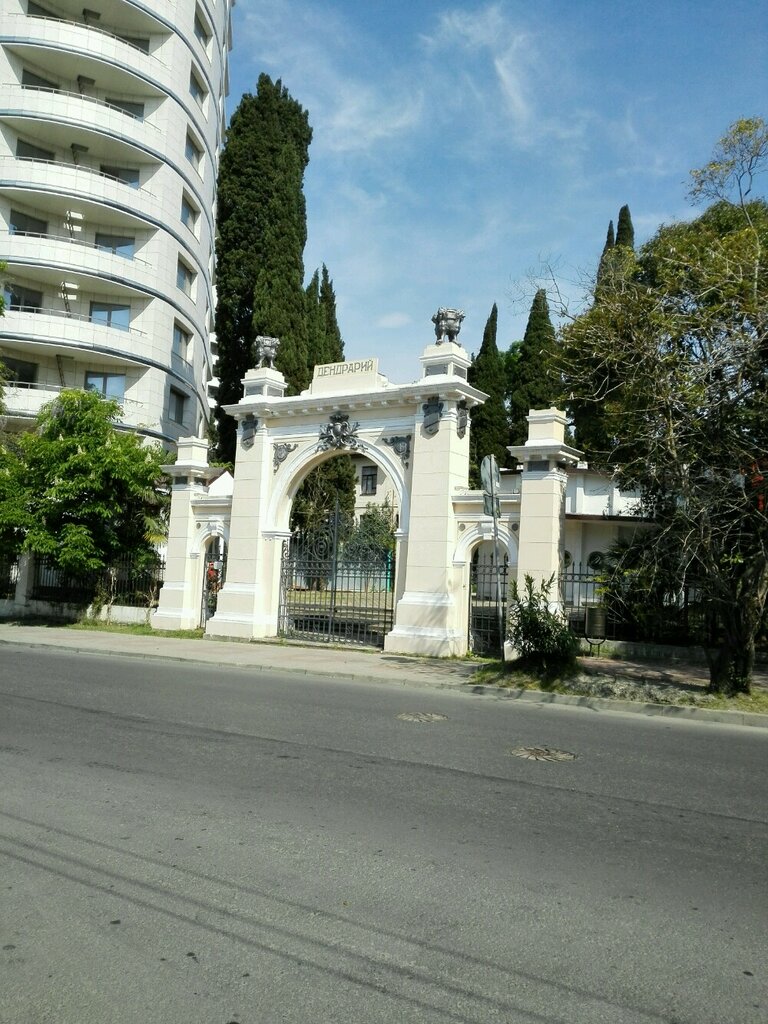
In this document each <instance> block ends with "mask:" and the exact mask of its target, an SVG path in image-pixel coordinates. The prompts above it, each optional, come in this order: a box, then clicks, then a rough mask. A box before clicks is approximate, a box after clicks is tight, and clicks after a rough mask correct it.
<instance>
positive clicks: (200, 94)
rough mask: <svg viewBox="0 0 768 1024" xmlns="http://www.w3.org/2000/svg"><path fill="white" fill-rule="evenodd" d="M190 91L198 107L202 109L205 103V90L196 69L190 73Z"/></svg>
mask: <svg viewBox="0 0 768 1024" xmlns="http://www.w3.org/2000/svg"><path fill="white" fill-rule="evenodd" d="M189 91H190V93H191V94H192V96H193V97H194V99H195V101H196V103H197V105H198V106H199V107H200V108H202V106H203V104H204V103H205V88H204V87H203V84H202V82H201V81H200V79H199V78H198V77H197V73H196V72H195V69H194V68H193V69H192V70H191V71H190V73H189Z"/></svg>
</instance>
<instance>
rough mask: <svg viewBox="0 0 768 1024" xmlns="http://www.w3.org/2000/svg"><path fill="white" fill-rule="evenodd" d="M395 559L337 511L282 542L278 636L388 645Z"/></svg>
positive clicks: (383, 545)
mask: <svg viewBox="0 0 768 1024" xmlns="http://www.w3.org/2000/svg"><path fill="white" fill-rule="evenodd" d="M394 584H395V557H394V551H393V550H392V547H391V545H389V544H385V543H381V542H377V541H376V540H375V539H373V540H372V539H371V538H369V537H368V536H367V535H366V534H365V531H364V530H361V528H360V526H359V525H356V524H355V523H354V521H353V520H352V519H351V518H348V517H346V516H344V515H343V514H341V513H339V512H337V513H335V514H332V515H331V516H329V517H328V519H327V521H326V522H324V523H322V524H321V525H320V526H319V527H317V528H315V529H312V530H297V531H296V532H295V533H294V534H293V536H292V537H291V539H290V540H287V541H284V542H283V555H282V562H281V567H280V609H279V613H278V634H279V635H280V636H283V637H292V638H294V639H302V640H315V641H320V642H324V643H341V644H357V645H360V646H364V647H383V646H384V637H385V636H386V635H387V633H388V632H389V631H390V630H391V629H392V622H393V607H394Z"/></svg>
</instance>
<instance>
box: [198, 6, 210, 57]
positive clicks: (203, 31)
mask: <svg viewBox="0 0 768 1024" xmlns="http://www.w3.org/2000/svg"><path fill="white" fill-rule="evenodd" d="M195 36H196V38H197V41H198V42H199V43H200V45H201V46H202V48H203V49H204V50H205V51H206V52H207V50H208V43H210V41H211V33H210V32H209V31H208V29H207V28H206V26H205V22H204V21H203V17H202V15H201V13H200V10H199V9H198V10H196V11H195Z"/></svg>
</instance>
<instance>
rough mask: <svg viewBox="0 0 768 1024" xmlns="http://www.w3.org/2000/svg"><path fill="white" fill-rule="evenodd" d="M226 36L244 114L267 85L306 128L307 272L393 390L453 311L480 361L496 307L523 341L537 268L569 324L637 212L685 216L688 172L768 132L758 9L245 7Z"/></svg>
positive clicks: (719, 1) (584, 2) (766, 72)
mask: <svg viewBox="0 0 768 1024" xmlns="http://www.w3.org/2000/svg"><path fill="white" fill-rule="evenodd" d="M233 28H234V48H233V51H232V70H231V83H230V98H229V105H230V110H233V109H234V108H235V106H236V105H237V102H238V101H239V98H240V96H241V95H242V94H243V93H244V92H248V91H254V90H255V87H256V81H257V79H258V76H259V74H260V73H261V72H262V71H265V72H267V73H268V74H269V75H270V76H272V77H273V78H280V79H282V81H283V84H284V85H285V86H286V87H287V88H288V90H289V91H290V93H291V95H292V96H293V97H294V98H295V99H297V100H298V101H299V102H300V103H301V104H302V105H303V106H304V107H305V108H306V109H307V110H308V111H309V119H310V123H311V125H312V128H313V131H314V138H313V142H312V146H311V148H310V163H309V167H308V169H307V174H306V178H305V195H306V199H307V216H308V234H309V237H308V242H307V248H306V250H305V266H306V269H307V275H308V276H309V275H310V274H311V272H312V271H313V270H314V268H315V267H317V266H319V265H320V264H321V263H323V262H324V263H326V264H327V266H328V269H329V271H330V274H331V277H332V278H333V281H334V287H335V290H336V297H337V305H338V313H339V321H340V325H341V330H342V334H343V336H344V341H345V350H346V356H347V358H348V359H359V358H363V357H367V356H371V355H378V356H379V359H380V368H381V370H382V371H383V372H384V373H386V374H387V375H388V376H389V377H390V379H391V380H393V381H395V382H401V381H408V380H412V379H414V378H416V377H417V376H418V371H419V364H418V356H419V355H420V353H421V351H422V349H423V348H424V346H425V345H426V344H429V343H430V341H431V340H433V333H432V324H431V322H430V318H431V316H432V314H433V313H434V312H435V310H436V309H437V308H438V306H441V305H443V306H457V307H459V308H461V309H463V310H464V311H465V313H466V320H465V321H464V326H463V329H462V333H461V341H462V343H463V344H464V347H465V348H466V349H467V350H468V351H470V352H473V351H475V352H476V351H477V349H478V348H479V345H480V341H481V339H482V333H483V328H484V326H485V322H486V320H487V317H488V314H489V312H490V310H491V306H492V304H493V303H494V302H496V303H498V307H499V333H498V343H499V347H500V348H506V347H508V345H509V344H510V343H511V342H512V341H514V340H515V339H517V338H520V337H522V334H523V332H524V330H525V323H526V320H527V313H528V308H529V306H530V301H531V298H532V294H533V289H534V288H535V283H536V281H537V280H539V281H541V283H542V284H545V285H546V284H549V285H552V282H551V281H547V280H543V279H542V277H541V275H542V268H543V267H544V266H550V267H551V268H554V278H555V283H556V285H557V287H558V288H559V289H560V290H561V292H562V294H564V295H565V296H566V297H567V298H568V300H569V303H570V305H571V307H572V308H575V307H576V305H577V303H578V299H579V297H580V295H582V294H583V290H584V289H583V285H584V281H585V278H588V277H589V275H590V274H592V273H594V270H595V266H596V262H597V260H598V258H599V255H600V252H601V250H602V247H603V243H604V240H605V233H606V229H607V226H608V221H609V220H610V219H613V220H614V222H615V220H616V216H617V214H618V211H619V208H620V207H621V206H622V204H624V203H628V204H629V206H630V209H631V211H632V219H633V222H634V225H635V233H636V238H637V240H638V241H639V242H642V241H644V240H645V239H646V238H647V237H648V236H649V235H651V234H652V233H653V232H654V230H655V229H656V227H657V226H658V225H659V224H660V223H662V222H669V221H672V220H679V219H685V218H688V217H690V216H692V215H693V214H694V212H695V211H694V210H692V208H691V207H690V205H689V203H688V201H687V199H686V189H687V176H688V172H689V170H690V169H691V168H692V167H699V166H702V165H703V164H705V163H706V162H707V161H708V159H709V158H710V156H711V153H712V150H713V147H714V145H715V143H716V141H717V139H718V138H719V137H720V136H721V135H722V134H723V133H724V132H725V130H726V129H727V128H728V126H729V125H730V124H731V123H732V122H733V121H735V120H737V119H738V118H740V117H753V116H765V115H766V114H768V110H766V106H768V104H767V103H766V101H767V100H768V3H766V2H765V0H752V2H744V0H732V2H729V3H727V4H726V3H725V2H723V0H690V2H689V0H666V2H658V0H648V2H646V3H644V4H636V3H631V2H628V0H624V2H622V0H614V2H612V3H609V2H603V0H567V2H566V0H538V2H537V3H535V4H534V3H532V2H531V0H528V2H515V0H498V2H477V3H450V2H446V3H439V2H432V0H412V2H410V3H406V2H403V0H386V2H378V0H335V2H328V0H324V2H322V3H318V2H311V0H237V5H236V7H235V10H234V19H233ZM545 276H546V275H545Z"/></svg>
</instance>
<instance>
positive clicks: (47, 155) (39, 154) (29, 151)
mask: <svg viewBox="0 0 768 1024" xmlns="http://www.w3.org/2000/svg"><path fill="white" fill-rule="evenodd" d="M16 156H18V157H21V158H22V159H24V160H54V159H55V158H56V154H55V153H54V152H53V150H51V149H43V148H42V146H35V145H34V144H33V143H31V142H25V141H24V139H18V140H17V141H16Z"/></svg>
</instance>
